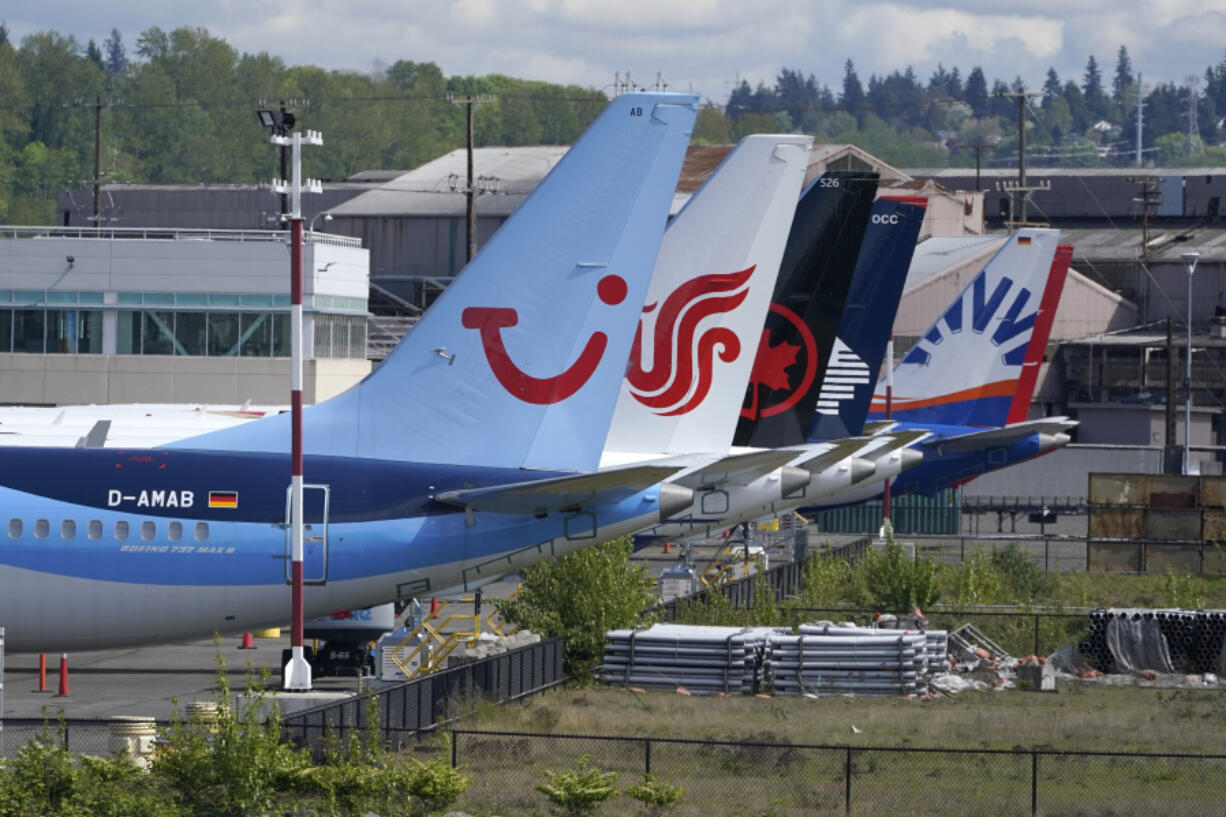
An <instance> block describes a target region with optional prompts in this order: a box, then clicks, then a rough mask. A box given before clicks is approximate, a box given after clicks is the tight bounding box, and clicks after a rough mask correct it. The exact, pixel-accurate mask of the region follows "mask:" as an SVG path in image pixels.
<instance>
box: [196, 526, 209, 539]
mask: <svg viewBox="0 0 1226 817" xmlns="http://www.w3.org/2000/svg"><path fill="white" fill-rule="evenodd" d="M196 541H197V542H207V541H209V523H208V522H197V523H196Z"/></svg>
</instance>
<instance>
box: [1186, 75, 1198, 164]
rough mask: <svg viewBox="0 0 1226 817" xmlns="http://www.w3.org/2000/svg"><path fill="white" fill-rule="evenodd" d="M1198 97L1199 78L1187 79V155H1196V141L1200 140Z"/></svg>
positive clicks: (1194, 76)
mask: <svg viewBox="0 0 1226 817" xmlns="http://www.w3.org/2000/svg"><path fill="white" fill-rule="evenodd" d="M1199 96H1200V77H1198V76H1196V75H1195V74H1193V75H1192V76H1190V77H1188V155H1189V156H1195V155H1196V154H1197V153H1198V150H1197V147H1196V141H1197V139H1199V138H1200V125H1199V124H1198V123H1197V121H1196V101H1197V98H1198V97H1199Z"/></svg>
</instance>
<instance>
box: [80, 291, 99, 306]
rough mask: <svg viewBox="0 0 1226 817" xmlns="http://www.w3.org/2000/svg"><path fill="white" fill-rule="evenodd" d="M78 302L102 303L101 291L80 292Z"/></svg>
mask: <svg viewBox="0 0 1226 817" xmlns="http://www.w3.org/2000/svg"><path fill="white" fill-rule="evenodd" d="M77 303H79V304H100V303H102V293H101V292H78V293H77Z"/></svg>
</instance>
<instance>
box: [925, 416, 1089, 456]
mask: <svg viewBox="0 0 1226 817" xmlns="http://www.w3.org/2000/svg"><path fill="white" fill-rule="evenodd" d="M1076 425H1077V421H1076V420H1070V419H1068V418H1067V417H1043V418H1041V419H1038V420H1027V421H1026V422H1024V423H1013V424H1012V425H1007V426H1002V427H1001V428H987V429H984V430H983V431H974V432H971V433H970V434H959V435H957V436H955V437H944V438H934V439H930V440H927V441H925V442H924V445H925V446H939V447H940V448H941V449H942V450H943V451H983V450H986V449H989V448H1000V447H1001V446H1005V445H1009V444H1010V443H1015V442H1018V441H1019V440H1023V439H1025V438H1027V437H1031V436H1033V435H1035V434H1065V433H1067V432H1068V430H1069V429H1071V428H1073V427H1074V426H1076Z"/></svg>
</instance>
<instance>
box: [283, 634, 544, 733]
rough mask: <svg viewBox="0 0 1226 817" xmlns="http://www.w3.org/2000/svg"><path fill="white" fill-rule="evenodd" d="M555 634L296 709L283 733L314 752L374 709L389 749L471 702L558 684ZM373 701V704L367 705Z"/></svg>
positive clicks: (364, 721) (361, 725)
mask: <svg viewBox="0 0 1226 817" xmlns="http://www.w3.org/2000/svg"><path fill="white" fill-rule="evenodd" d="M562 643H563V640H562V639H561V638H552V639H549V640H548V641H539V642H537V643H535V644H529V645H527V646H524V647H519V648H518V649H514V650H510V651H508V652H504V653H499V654H497V655H492V656H490V657H488V658H482V659H479V660H476V661H473V662H471V663H468V664H463V665H461V666H458V667H453V668H451V669H446V670H443V671H442V672H436V673H432V674H430V675H426V676H423V677H422V678H416V679H414V680H412V681H405V682H404V683H401V684H396V685H394V686H390V687H386V688H384V689H380V690H377V691H375V692H370V693H367V694H365V695H359V696H355V697H352V698H346V699H345V700H343V701H338V702H336V703H330V704H324V705H322V706H317V707H314V708H312V709H306V710H302V711H300V712H295V713H293V714H291V715H288V716H286V717H285V718H284V719H283V727H284V730H285V735H286V737H287V738H288V739H290V740H293V741H294V742H295V743H298V744H299V745H301V746H307V747H310V748H311V749H312V750H318V749H319V748H321V747H322V746H323V745H324V742H325V741H326V740H327V739H329V735H332V736H335V737H337V738H340V739H344V738H345V737H346V736H347V735H349V734H352V733H353V732H354V731H355V730H365V729H367V728H368V727H369V723H368V713H370V712H377V713H378V724H377V728H378V729H379V731H380V732H382V734H383V736H384V738H385V740H386V741H387V742H388V744H389V745H391V746H393V747H399V746H402V745H404V743H405V742H406V741H407V740H408V739H409V738H410V737H412V736H413V735H415V734H417V733H418V732H423V731H428V730H431V729H435V728H436V727H438V726H439V725H440V724H444V723H447V722H449V721H452V720H454V719H456V718H457V717H459V716H460V714H462V712H463V710H464V709H465V708H466V707H468V706H470V705H471V704H472V703H473V702H474V701H476V700H478V699H481V700H487V701H494V702H497V703H502V702H505V701H513V700H516V699H519V698H523V697H526V696H528V695H533V694H536V693H538V692H543V691H544V690H547V689H551V688H553V687H555V686H558V685H559V684H561V683H562V682H563V681H564V680H565V676H564V675H563V672H562ZM372 699H373V704H375V705H377V708H376V706H372Z"/></svg>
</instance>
